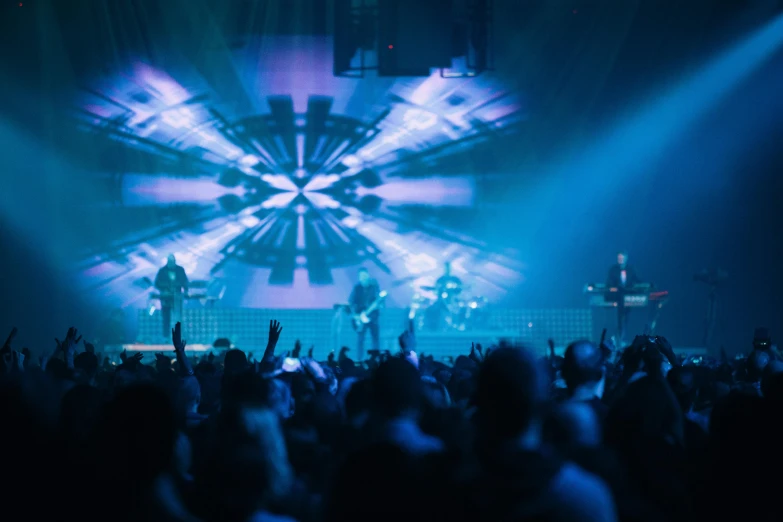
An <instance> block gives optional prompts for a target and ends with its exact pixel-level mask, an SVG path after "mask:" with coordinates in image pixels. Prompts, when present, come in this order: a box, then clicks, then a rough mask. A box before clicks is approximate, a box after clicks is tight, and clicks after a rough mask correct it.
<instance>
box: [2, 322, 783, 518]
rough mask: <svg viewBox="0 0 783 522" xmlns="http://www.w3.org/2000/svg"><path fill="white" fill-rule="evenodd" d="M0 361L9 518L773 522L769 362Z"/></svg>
mask: <svg viewBox="0 0 783 522" xmlns="http://www.w3.org/2000/svg"><path fill="white" fill-rule="evenodd" d="M281 331H282V327H281V325H280V324H279V323H278V322H276V321H272V322H270V328H269V342H268V345H267V347H266V350H265V352H264V354H263V356H262V357H261V358H260V359H259V360H254V359H253V358H252V357H251V356H248V354H246V353H244V352H242V351H240V350H238V349H228V350H221V351H220V353H212V354H209V355H208V356H202V357H200V358H194V357H192V354H189V353H187V352H186V341H185V340H184V339H182V334H181V326H180V325H179V324H177V325H176V327H175V328H174V329H173V331H172V345H173V351H174V354H175V356H174V357H173V358H172V357H170V356H168V355H165V354H156V355H155V357H154V360H150V359H152V358H151V357H149V356H146V357H145V356H143V355H142V354H141V353H135V354H125V353H124V354H123V355H122V357H121V361H119V364H116V365H115V364H112V363H111V361H110V360H109V359H108V358H106V357H104V356H103V355H102V354H100V353H98V352H97V350H96V347H95V346H93V345H92V344H90V343H89V342H87V341H85V340H82V338H81V336H80V335H79V333H78V331H77V330H76V329H74V328H71V329H70V330H69V331H68V332H67V333H66V335H65V337H64V338H62V339H63V340H62V341H59V340H58V341H57V343H56V350H55V351H54V352H53V353H51V354H49V355H46V356H41V357H38V358H37V360H36V361H33V360H31V359H32V356H31V353H30V351H29V350H27V349H23V350H17V349H16V348H17V347H16V346H14V337H15V335H16V330H14V331H13V332H12V333H11V335H10V336H9V337H8V340H7V341H6V342H5V344H4V346H3V348H2V358H1V362H0V365H2V368H1V370H2V376H1V377H0V389H1V391H0V408H1V410H0V415H1V416H2V417H0V419H1V421H2V428H0V432H1V433H2V448H3V449H4V451H3V455H2V460H3V464H2V467H1V468H0V469H2V474H3V481H2V484H3V494H2V496H1V497H2V498H3V499H4V502H3V504H4V507H3V520H9V521H10V520H82V521H84V520H128V521H130V520H133V521H183V522H184V521H198V520H202V521H254V522H255V521H290V520H298V521H301V522H309V521H321V520H323V521H354V520H356V521H358V520H362V521H370V520H405V521H411V520H428V521H429V520H445V521H459V520H487V521H523V520H536V521H539V520H540V521H549V520H551V521H613V520H623V521H645V522H647V521H650V522H653V521H669V520H674V521H680V520H710V519H721V520H723V519H725V520H754V521H766V520H780V519H781V518H783V512H782V511H781V510H780V509H779V508H778V507H777V505H776V504H777V502H776V501H775V500H774V499H775V498H776V495H777V494H778V492H779V486H780V485H781V480H780V478H779V477H778V476H777V471H778V470H779V469H781V467H780V465H781V462H780V456H779V455H780V454H781V452H779V451H777V447H778V446H779V445H780V441H781V440H783V439H781V436H783V427H782V424H781V423H780V422H779V418H780V417H779V415H780V414H781V408H782V407H783V359H782V358H781V357H780V356H779V354H778V352H777V350H776V348H775V347H774V346H773V345H772V343H771V339H770V338H769V333H768V332H767V331H766V330H764V329H757V331H756V332H755V335H754V338H753V341H752V343H751V342H749V343H748V354H747V355H746V356H742V357H737V358H735V359H731V360H730V359H729V358H728V357H726V355H725V352H723V351H722V352H721V356H720V357H719V358H714V359H713V358H709V357H682V356H677V354H675V351H674V350H673V349H672V347H671V345H670V344H669V342H668V341H667V340H666V339H665V338H663V337H651V336H646V335H645V336H637V337H636V338H635V339H634V341H633V343H632V344H631V345H630V346H627V347H622V348H618V347H615V346H613V345H612V344H611V342H603V341H602V342H598V343H593V342H590V341H588V340H579V341H576V342H573V343H571V344H570V345H569V346H568V347H567V349H566V350H565V352H564V355H563V356H558V355H556V354H555V350H554V343H550V353H549V354H548V355H547V356H545V357H535V356H534V355H533V354H532V352H531V351H530V350H528V349H526V348H525V347H522V346H514V345H510V344H506V343H500V344H499V345H498V346H493V347H487V348H484V347H482V346H480V345H473V346H471V347H466V349H465V355H461V356H459V357H457V358H456V360H454V361H453V364H446V363H443V362H440V361H437V360H434V358H433V357H431V356H428V355H426V354H421V353H418V352H417V346H416V335H415V332H414V330H413V329H412V326H411V327H409V328H408V329H406V330H405V331H404V332H402V334H401V335H400V337H399V345H400V351H399V353H398V354H386V355H384V354H378V353H375V354H373V356H372V357H371V358H370V359H369V360H367V361H352V360H351V359H350V358H349V356H348V355H349V353H350V352H349V351H347V350H342V351H341V352H340V353H339V354H338V355H331V356H330V357H329V358H328V360H327V361H323V362H317V361H315V360H314V359H313V358H312V349H311V350H310V352H309V353H308V354H307V355H304V356H303V355H302V347H301V344H300V343H299V342H297V343H296V345H295V346H294V347H293V348H292V350H291V351H288V350H286V349H285V348H282V347H279V346H278V344H279V339H280V335H281Z"/></svg>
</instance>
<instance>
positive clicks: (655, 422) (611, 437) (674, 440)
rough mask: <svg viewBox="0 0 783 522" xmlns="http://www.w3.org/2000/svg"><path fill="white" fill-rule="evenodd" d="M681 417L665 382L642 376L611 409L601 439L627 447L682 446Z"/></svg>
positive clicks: (680, 410) (680, 411)
mask: <svg viewBox="0 0 783 522" xmlns="http://www.w3.org/2000/svg"><path fill="white" fill-rule="evenodd" d="M683 423H684V415H683V412H682V409H681V408H680V405H679V404H678V403H677V398H676V397H675V396H674V393H672V390H671V388H670V387H669V385H668V384H667V383H666V381H665V380H663V379H660V378H655V377H650V376H644V377H642V378H640V379H639V380H637V381H634V382H633V383H631V384H630V385H629V386H628V388H627V390H626V392H625V394H624V395H623V396H622V397H621V398H620V399H619V400H618V401H617V402H616V403H615V404H614V405H613V406H612V408H611V409H610V410H609V415H608V416H607V420H606V424H605V427H606V431H605V436H604V439H605V440H606V442H607V443H609V444H611V445H615V446H622V447H626V446H628V445H630V444H632V443H635V442H638V443H641V442H642V441H648V442H654V441H656V442H665V443H667V444H672V445H682V444H683V437H684V435H683V429H684V426H683Z"/></svg>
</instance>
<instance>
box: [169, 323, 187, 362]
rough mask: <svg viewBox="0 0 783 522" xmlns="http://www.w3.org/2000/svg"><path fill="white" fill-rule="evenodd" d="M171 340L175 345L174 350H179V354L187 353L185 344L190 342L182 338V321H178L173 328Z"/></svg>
mask: <svg viewBox="0 0 783 522" xmlns="http://www.w3.org/2000/svg"><path fill="white" fill-rule="evenodd" d="M171 342H172V344H173V345H174V351H175V352H177V356H179V354H181V353H183V354H184V353H185V346H187V344H188V342H187V341H186V340H184V339H183V338H182V323H177V324H175V325H174V328H172V329H171Z"/></svg>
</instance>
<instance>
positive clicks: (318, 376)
mask: <svg viewBox="0 0 783 522" xmlns="http://www.w3.org/2000/svg"><path fill="white" fill-rule="evenodd" d="M301 361H302V367H303V368H304V369H305V371H306V372H307V373H308V374H309V375H310V377H312V378H313V379H314V380H316V381H318V382H324V381H326V372H325V371H324V369H323V368H321V365H320V364H318V363H317V362H315V361H314V360H313V359H311V358H309V357H303V358H302V359H301Z"/></svg>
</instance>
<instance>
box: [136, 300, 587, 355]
mask: <svg viewBox="0 0 783 522" xmlns="http://www.w3.org/2000/svg"><path fill="white" fill-rule="evenodd" d="M482 312H483V313H484V315H483V317H482V318H481V322H480V324H481V325H482V326H481V327H480V328H473V329H470V330H466V331H457V330H455V331H448V332H443V333H440V332H438V333H430V332H425V331H420V332H417V336H418V343H419V352H421V353H424V354H431V355H434V356H435V357H436V358H441V357H453V356H456V355H459V354H460V353H467V351H469V350H470V343H471V342H478V343H482V344H486V345H489V344H493V343H496V342H498V341H499V340H500V339H508V340H510V341H512V342H516V343H524V344H526V345H528V346H531V347H532V348H534V349H536V350H537V351H541V353H545V351H546V346H547V340H548V339H554V340H555V342H556V343H557V344H565V343H567V342H570V341H572V340H575V339H590V338H593V335H594V331H593V322H592V312H591V310H590V309H589V308H585V309H551V310H550V309H542V310H529V309H511V308H488V309H485V310H482ZM407 317H408V310H407V309H403V308H386V309H384V310H383V311H382V314H381V328H380V330H381V343H380V344H381V346H380V348H381V350H389V351H391V352H395V351H397V350H398V349H399V347H398V341H397V338H398V337H399V335H400V333H402V331H403V330H404V329H405V328H406V327H407V323H408V319H407ZM271 319H276V320H278V321H280V324H281V325H282V327H283V332H282V335H281V337H280V342H279V344H278V352H284V351H287V350H291V349H293V346H294V343H295V342H296V340H297V339H298V340H300V341H301V343H302V346H303V350H304V351H305V352H306V351H307V350H308V349H309V348H310V346H313V347H314V351H313V352H314V355H315V357H316V358H318V359H325V358H326V356H327V355H328V354H329V352H331V351H339V349H340V348H341V347H343V346H347V347H349V348H350V349H351V352H349V353H350V354H351V355H352V356H355V355H356V354H355V351H354V349H355V346H356V340H357V339H356V333H355V332H354V331H353V329H352V327H351V321H350V317H348V316H347V315H346V314H344V313H341V312H335V311H334V310H332V309H248V308H198V309H186V310H184V312H183V318H182V332H183V337H184V338H185V339H187V341H188V344H189V345H190V346H194V345H204V346H211V345H212V344H213V343H214V341H215V340H216V339H219V338H227V339H229V340H230V341H231V342H232V344H233V345H235V346H237V347H238V348H240V349H242V350H244V351H250V352H256V351H261V350H263V349H264V347H265V346H266V341H267V336H268V333H269V321H270V320H271ZM168 342H169V336H168V335H165V336H164V334H163V321H162V317H161V314H160V312H159V311H154V312H153V313H152V314H150V313H149V311H148V310H140V311H139V313H138V335H137V336H136V343H134V344H136V345H166V344H167V343H168ZM365 346H367V347H369V339H367V343H366V344H365Z"/></svg>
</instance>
